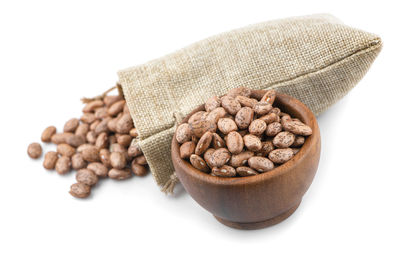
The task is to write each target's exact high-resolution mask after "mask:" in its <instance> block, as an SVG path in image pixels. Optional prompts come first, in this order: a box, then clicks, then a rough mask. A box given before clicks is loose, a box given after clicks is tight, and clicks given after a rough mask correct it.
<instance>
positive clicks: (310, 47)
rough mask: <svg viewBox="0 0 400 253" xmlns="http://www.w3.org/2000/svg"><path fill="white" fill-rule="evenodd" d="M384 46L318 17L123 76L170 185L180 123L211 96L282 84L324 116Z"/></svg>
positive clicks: (272, 26) (253, 29)
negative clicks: (172, 153) (174, 138)
mask: <svg viewBox="0 0 400 253" xmlns="http://www.w3.org/2000/svg"><path fill="white" fill-rule="evenodd" d="M381 47H382V43H381V39H380V38H379V37H378V36H376V35H374V34H370V33H366V32H364V31H360V30H358V29H354V28H351V27H348V26H346V25H344V24H342V23H341V22H340V21H339V20H337V19H336V18H334V17H332V16H330V15H312V16H305V17H296V18H289V19H282V20H275V21H270V22H265V23H261V24H256V25H251V26H248V27H244V28H241V29H237V30H233V31H230V32H226V33H222V34H220V35H216V36H213V37H211V38H208V39H205V40H202V41H200V42H197V43H195V44H192V45H190V46H188V47H186V48H183V49H181V50H178V51H176V52H174V53H172V54H169V55H167V56H164V57H161V58H158V59H156V60H153V61H150V62H148V63H145V64H143V65H140V66H136V67H132V68H128V69H125V70H122V71H120V72H119V73H118V75H119V82H120V84H121V85H122V88H123V92H124V95H125V97H126V100H127V104H128V107H129V109H130V112H131V115H132V117H133V120H134V122H135V125H136V128H137V129H138V131H139V143H140V146H141V147H142V150H143V152H144V155H145V156H146V159H147V161H148V163H149V165H150V169H151V172H152V174H153V176H154V178H155V180H156V182H157V184H159V185H161V186H163V185H165V184H166V183H167V182H168V184H167V186H168V187H170V186H171V183H172V186H173V183H174V182H175V181H176V180H177V179H176V177H175V176H174V167H173V165H172V161H171V156H170V151H171V150H170V145H171V139H172V136H173V133H174V130H175V127H176V125H177V123H178V122H177V121H179V120H180V118H181V117H182V116H184V115H186V114H188V113H189V112H190V111H192V110H193V109H194V108H195V107H197V106H198V105H200V104H202V103H204V101H205V100H206V99H207V98H209V97H210V96H213V95H216V94H217V95H222V94H224V93H226V92H227V91H228V90H229V89H231V88H235V87H238V86H246V87H249V88H252V89H266V88H274V89H277V90H278V91H280V92H284V93H287V94H290V95H292V96H294V97H296V98H297V99H299V100H300V101H302V102H303V103H305V104H306V105H307V106H308V107H310V108H311V110H312V111H313V112H314V113H315V114H317V115H318V114H320V113H321V112H323V111H325V110H326V109H327V108H328V107H329V106H331V105H332V104H334V103H335V102H336V101H338V100H339V99H340V98H342V97H343V96H344V95H345V94H346V93H347V92H348V91H349V90H350V89H351V88H353V87H354V86H355V85H356V83H357V82H358V81H359V80H360V79H361V78H362V77H363V76H364V74H365V73H366V72H367V70H368V68H369V67H370V65H371V64H372V62H373V61H374V59H375V58H376V56H377V55H378V53H379V52H380V50H381ZM171 175H172V176H171ZM170 188H171V187H170Z"/></svg>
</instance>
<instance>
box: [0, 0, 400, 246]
mask: <svg viewBox="0 0 400 253" xmlns="http://www.w3.org/2000/svg"><path fill="white" fill-rule="evenodd" d="M395 2H396V1H390V2H389V1H388V2H385V1H370V2H367V1H349V0H346V1H320V0H316V1H293V2H285V1H241V2H239V1H237V2H236V1H215V0H214V1H206V0H202V1H181V2H177V1H158V2H156V1H109V2H108V3H106V2H105V1H63V2H61V1H59V2H57V1H39V0H36V1H4V0H1V1H0V87H1V89H0V90H1V91H0V103H1V106H0V110H1V124H0V130H1V145H0V158H1V159H0V161H1V164H0V167H1V174H0V252H84V251H85V252H134V251H135V252H142V251H152V252H156V251H157V252H169V251H171V252H172V251H173V252H184V251H185V252H216V251H224V252H252V251H257V252H289V251H291V252H337V251H339V250H340V251H345V252H346V251H347V252H349V251H357V252H361V251H363V252H367V251H370V252H378V251H379V252H395V251H397V252H398V251H399V250H400V246H399V244H398V242H397V243H396V240H398V239H399V237H400V228H399V227H400V218H399V215H400V165H399V156H400V152H399V151H400V150H399V142H400V137H399V123H400V121H399V108H400V106H399V103H400V96H399V91H400V88H399V75H398V74H399V72H400V67H399V57H400V53H399V46H400V32H399V27H400V19H399V12H398V10H399V8H398V7H396V6H395V5H394V3H395ZM321 12H324V13H331V14H333V15H335V16H337V17H338V18H340V19H342V20H343V22H345V23H346V24H348V25H351V26H354V27H357V28H360V29H363V30H366V31H369V32H373V33H376V34H379V35H380V36H381V37H382V39H383V42H384V47H383V51H382V52H381V54H380V55H379V57H378V58H377V60H376V61H375V63H374V64H373V66H372V68H371V69H370V71H369V73H368V74H367V75H366V76H365V78H364V79H363V80H362V81H361V82H360V83H359V85H358V86H357V87H356V88H355V89H353V90H352V91H351V92H350V93H349V94H348V95H347V96H346V97H345V98H344V99H343V100H341V101H340V102H339V103H337V104H336V105H334V106H333V107H332V108H331V109H329V110H328V111H327V112H326V113H324V114H323V115H322V116H320V117H319V118H318V121H319V124H320V128H321V133H322V154H321V161H320V166H319V170H318V172H317V175H316V177H315V179H314V182H313V184H312V185H311V188H310V190H309V191H308V192H307V194H306V195H305V197H304V199H303V202H302V204H301V206H300V207H299V209H298V210H297V211H296V212H295V213H294V214H293V215H292V216H291V217H290V218H289V219H287V220H286V221H284V222H283V223H281V224H279V225H276V226H274V227H271V228H267V229H262V230H257V231H239V230H234V229H231V228H228V227H225V226H223V225H221V224H219V223H218V222H217V221H216V220H215V219H214V218H213V217H212V216H211V215H210V214H209V213H208V212H207V211H205V210H204V209H202V208H201V207H200V206H199V205H198V204H197V203H196V202H194V201H193V200H192V199H191V198H190V196H189V195H188V194H186V193H185V192H184V190H183V189H182V188H181V187H178V188H177V189H176V191H177V195H176V196H174V197H166V196H165V195H164V194H162V193H161V192H160V191H159V189H158V187H157V186H156V185H155V183H154V181H153V179H152V177H151V176H150V175H149V176H147V177H146V178H144V179H143V178H132V179H130V180H127V181H125V182H115V181H112V180H104V181H103V182H101V183H100V184H99V186H98V187H96V188H95V189H93V194H92V197H91V198H90V199H87V200H77V199H75V198H73V197H71V196H70V195H69V194H68V190H69V186H70V185H71V184H72V183H73V182H74V175H73V174H70V175H67V176H59V175H57V174H56V173H55V172H54V171H50V172H49V171H46V170H44V169H43V168H42V165H41V161H32V160H31V159H29V158H28V156H27V155H26V147H27V145H28V144H29V143H30V142H33V141H40V134H41V132H42V130H43V129H44V128H45V127H47V126H48V125H51V124H54V125H56V126H57V127H58V128H59V129H61V127H62V126H63V124H64V122H65V121H66V120H67V119H69V118H71V117H75V116H79V115H80V110H81V104H80V101H79V99H80V98H81V97H82V96H93V95H97V94H99V93H101V92H102V91H104V90H106V89H107V88H109V87H110V86H112V85H113V84H114V83H115V81H116V80H117V76H116V72H117V71H118V70H120V69H123V68H126V67H130V66H133V65H136V64H140V63H144V62H146V61H148V60H150V59H153V58H156V57H159V56H162V55H165V54H167V53H170V52H172V51H174V50H176V49H179V48H181V47H183V46H185V45H188V44H190V43H192V42H195V41H197V40H200V39H203V38H205V37H208V36H210V35H214V34H217V33H220V32H223V31H227V30H230V29H234V28H238V27H242V26H245V25H248V24H252V23H257V22H261V21H266V20H270V19H276V18H284V17H289V16H298V15H306V14H312V13H321ZM51 149H55V147H54V146H45V150H51Z"/></svg>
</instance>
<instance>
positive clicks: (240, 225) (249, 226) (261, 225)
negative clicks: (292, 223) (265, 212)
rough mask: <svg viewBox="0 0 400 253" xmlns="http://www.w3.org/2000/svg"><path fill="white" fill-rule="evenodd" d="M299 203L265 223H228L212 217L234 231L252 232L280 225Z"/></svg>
mask: <svg viewBox="0 0 400 253" xmlns="http://www.w3.org/2000/svg"><path fill="white" fill-rule="evenodd" d="M300 203H301V201H300V202H299V203H298V204H297V205H295V206H294V207H292V208H290V209H289V210H287V211H286V212H284V213H281V214H280V215H278V216H275V217H273V218H271V219H268V220H265V221H259V222H251V223H240V222H233V221H228V220H224V219H222V218H220V217H217V216H215V215H214V217H215V218H216V219H217V220H218V221H219V222H221V223H222V224H224V225H226V226H228V227H231V228H236V229H243V230H254V229H261V228H266V227H269V226H273V225H275V224H278V223H280V222H281V221H284V220H285V219H286V218H288V217H289V216H290V215H292V213H294V211H296V209H297V207H299V205H300Z"/></svg>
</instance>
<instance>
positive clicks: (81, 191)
mask: <svg viewBox="0 0 400 253" xmlns="http://www.w3.org/2000/svg"><path fill="white" fill-rule="evenodd" d="M82 111H83V115H82V116H81V117H80V119H78V118H72V119H70V120H68V121H67V122H66V123H65V125H64V129H63V132H60V133H57V129H56V127H54V126H49V127H47V128H46V129H45V130H44V131H43V133H42V137H41V140H42V141H43V142H45V143H54V144H56V145H57V151H49V152H47V153H46V154H45V156H44V161H43V167H44V168H45V169H48V170H54V169H55V170H56V172H57V173H58V174H61V175H64V174H67V173H69V172H70V171H71V170H72V169H73V170H76V171H77V173H76V181H77V182H76V183H74V184H73V185H71V188H70V194H71V195H72V196H74V197H77V198H86V197H88V196H89V195H90V193H91V188H92V187H93V186H94V185H96V183H97V182H98V180H99V179H100V178H106V177H109V178H112V179H116V180H123V179H127V178H130V177H131V176H132V174H134V175H137V176H145V175H146V174H147V172H148V165H147V161H146V158H145V157H144V155H143V153H142V151H141V149H140V147H139V145H138V144H137V140H136V137H137V136H138V133H137V131H136V128H135V127H134V124H133V121H132V118H131V116H130V114H129V110H128V107H127V105H126V102H125V100H124V99H123V97H122V96H119V95H117V96H105V97H104V98H103V99H95V100H93V101H90V102H88V103H86V105H85V106H84V108H83V110H82ZM28 155H29V156H30V157H31V158H34V159H37V158H39V157H41V155H42V147H41V146H40V144H39V143H31V144H30V145H29V147H28Z"/></svg>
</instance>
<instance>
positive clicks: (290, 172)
mask: <svg viewBox="0 0 400 253" xmlns="http://www.w3.org/2000/svg"><path fill="white" fill-rule="evenodd" d="M264 93H265V91H263V90H259V91H253V93H252V97H254V98H258V99H259V98H260V97H261V96H262V95H263V94H264ZM274 105H275V106H278V107H279V108H280V109H281V110H282V111H284V112H287V113H289V114H290V115H291V116H292V117H297V118H299V119H301V120H302V121H303V122H304V123H306V124H307V125H309V126H310V127H311V128H312V130H313V134H312V135H311V136H309V137H308V138H307V139H306V142H305V143H304V145H303V147H302V148H301V149H300V151H299V153H297V154H296V155H295V156H294V157H293V158H292V159H291V160H289V161H288V162H286V163H285V164H283V165H281V166H279V167H277V168H275V169H274V170H272V171H270V172H267V173H263V174H260V175H256V176H251V177H235V178H220V177H214V176H210V175H208V174H205V173H203V172H200V171H198V170H196V169H195V168H193V167H192V165H191V164H190V163H189V162H187V161H185V160H183V159H181V158H180V156H179V143H178V142H177V141H176V139H175V136H174V138H173V141H172V144H171V147H172V150H171V155H172V160H173V164H174V167H175V170H176V174H177V176H178V178H179V180H180V181H181V182H182V184H183V187H184V188H185V189H186V191H187V192H188V193H189V194H190V195H191V196H192V198H193V199H194V200H196V201H197V202H198V203H199V204H200V205H201V206H202V207H204V208H205V209H206V210H208V211H209V212H211V213H212V214H213V215H214V216H215V217H216V218H217V220H218V221H220V222H221V223H223V224H225V225H227V226H230V227H234V228H239V229H259V228H263V227H268V226H271V225H274V224H277V223H279V222H281V221H283V220H284V219H286V218H287V217H289V216H290V215H291V214H292V213H293V212H294V211H295V210H296V208H297V207H298V205H299V204H300V202H301V199H302V197H303V195H304V194H305V192H306V191H307V189H308V188H309V186H310V184H311V182H312V180H313V178H314V175H315V173H316V171H317V167H318V162H319V157H320V150H321V137H320V132H319V128H318V123H317V120H316V118H315V116H314V114H313V113H312V112H311V111H310V110H309V109H308V108H307V107H306V106H305V105H304V104H303V103H301V102H300V101H298V100H297V99H295V98H292V97H290V96H288V95H285V94H278V95H277V98H276V100H275V104H274ZM200 110H204V105H202V106H200V107H198V108H196V109H195V110H194V111H193V112H192V113H191V114H189V115H188V116H187V117H186V118H185V119H184V120H183V122H187V120H188V119H189V117H190V116H191V115H192V114H193V113H195V112H197V111H200Z"/></svg>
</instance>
